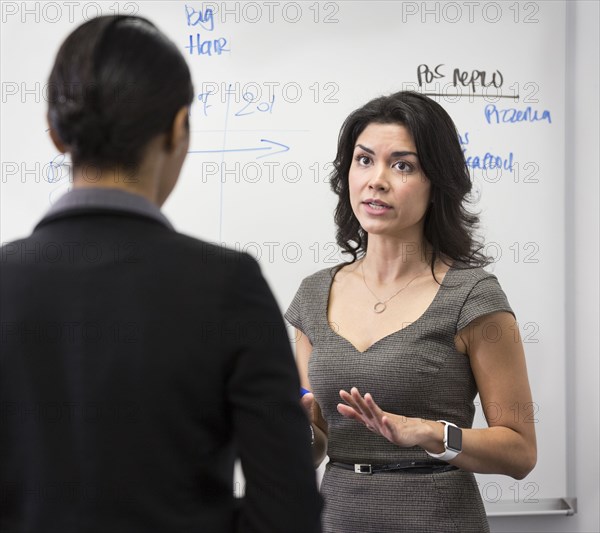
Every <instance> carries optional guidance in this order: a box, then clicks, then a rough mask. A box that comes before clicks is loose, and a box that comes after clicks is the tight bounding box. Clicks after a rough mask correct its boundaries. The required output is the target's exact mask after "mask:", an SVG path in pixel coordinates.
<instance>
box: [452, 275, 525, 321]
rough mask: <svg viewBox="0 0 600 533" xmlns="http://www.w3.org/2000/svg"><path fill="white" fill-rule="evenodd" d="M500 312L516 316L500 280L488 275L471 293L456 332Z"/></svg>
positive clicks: (478, 282)
mask: <svg viewBox="0 0 600 533" xmlns="http://www.w3.org/2000/svg"><path fill="white" fill-rule="evenodd" d="M498 311H508V312H509V313H510V314H512V315H513V316H515V313H514V312H513V310H512V308H511V307H510V304H509V303H508V299H507V298H506V294H504V291H503V290H502V288H501V287H500V284H499V283H498V279H497V278H496V276H494V275H493V274H488V275H487V276H486V277H484V278H482V279H480V280H479V281H477V282H476V283H475V285H474V286H473V288H472V289H471V291H470V292H469V295H468V296H467V298H466V300H465V302H464V304H463V306H462V309H461V311H460V314H459V316H458V322H457V324H456V330H457V331H460V330H461V329H463V328H464V327H466V326H468V325H469V324H470V323H471V322H472V321H473V320H475V319H476V318H479V317H481V316H484V315H488V314H490V313H495V312H498Z"/></svg>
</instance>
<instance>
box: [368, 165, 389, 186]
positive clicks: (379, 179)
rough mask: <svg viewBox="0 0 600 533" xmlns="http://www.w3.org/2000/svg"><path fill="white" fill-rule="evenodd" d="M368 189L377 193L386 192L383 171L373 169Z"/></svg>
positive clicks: (385, 179)
mask: <svg viewBox="0 0 600 533" xmlns="http://www.w3.org/2000/svg"><path fill="white" fill-rule="evenodd" d="M369 189H373V190H377V191H387V190H388V189H389V184H388V181H387V177H386V173H385V169H377V168H373V174H372V175H371V179H370V180H369Z"/></svg>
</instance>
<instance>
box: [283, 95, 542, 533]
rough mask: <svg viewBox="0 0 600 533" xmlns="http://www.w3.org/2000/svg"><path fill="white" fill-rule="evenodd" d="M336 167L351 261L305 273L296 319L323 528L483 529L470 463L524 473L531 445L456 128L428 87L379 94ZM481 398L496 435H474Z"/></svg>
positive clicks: (524, 395) (508, 332)
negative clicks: (319, 473) (320, 472)
mask: <svg viewBox="0 0 600 533" xmlns="http://www.w3.org/2000/svg"><path fill="white" fill-rule="evenodd" d="M334 166H335V170H334V173H333V176H332V180H331V185H332V188H333V190H334V192H335V193H336V194H337V195H338V198H339V201H338V205H337V208H336V211H335V221H336V224H337V228H338V229H337V241H338V244H339V245H340V247H341V248H342V250H343V251H344V252H346V253H348V254H349V255H350V256H351V261H349V262H347V263H344V264H342V265H338V266H336V267H334V268H333V269H325V270H321V271H320V272H317V273H316V274H313V275H312V276H309V277H308V278H306V279H305V280H304V281H303V282H302V284H301V286H300V289H299V290H298V292H297V294H296V296H295V298H294V300H293V302H292V304H291V305H290V308H289V310H288V312H287V314H286V317H287V319H288V320H289V321H290V322H291V323H292V324H293V325H294V326H295V327H296V328H297V329H298V335H297V339H298V340H297V344H296V352H297V354H296V358H297V365H298V368H299V372H300V379H301V383H302V386H303V387H304V388H306V389H308V390H310V391H311V392H310V393H307V394H305V395H304V397H303V404H304V405H305V407H306V408H307V409H308V410H309V412H310V414H311V419H312V427H313V432H314V435H315V439H314V445H313V446H314V454H315V458H316V460H317V461H318V462H320V461H321V460H322V459H323V458H324V456H325V453H327V454H328V455H329V463H328V464H327V467H326V471H325V475H324V478H323V483H322V493H323V495H324V496H325V501H326V507H325V513H324V526H325V531H331V532H334V531H335V532H337V531H344V532H359V531H360V532H368V531H377V532H379V533H381V532H388V531H389V532H398V531H410V532H418V531H423V532H428V533H429V532H431V531H444V532H448V531H456V532H461V533H464V532H467V531H473V532H478V533H481V532H483V531H489V526H488V524H487V519H486V515H485V510H484V507H483V503H482V500H481V496H480V494H479V491H478V489H477V484H476V481H475V478H474V475H473V472H481V473H499V474H506V475H509V476H512V477H514V478H516V479H521V478H523V477H525V476H526V475H527V474H528V473H529V472H530V471H531V469H532V468H533V467H534V465H535V462H536V440H535V430H534V427H533V424H532V423H530V422H528V420H530V419H531V418H529V419H528V417H527V415H528V414H531V412H530V411H531V409H532V403H531V392H530V389H529V383H528V378H527V370H526V365H525V356H524V353H523V347H522V343H521V340H520V338H519V335H518V327H517V324H516V322H515V317H514V314H513V311H512V309H511V307H510V305H509V303H508V301H507V299H506V296H505V294H504V292H503V291H502V289H501V287H500V285H499V284H498V280H497V279H496V277H495V276H494V275H493V274H490V273H488V272H486V271H485V270H484V269H483V267H484V266H486V265H487V264H488V261H487V259H486V257H485V256H484V255H483V254H482V253H481V246H480V245H479V244H478V243H477V240H476V239H475V238H474V236H473V232H474V228H475V225H476V223H477V222H478V218H477V216H476V215H474V214H472V213H470V212H469V211H468V210H467V209H466V207H465V204H466V201H467V195H468V194H469V192H470V189H471V181H470V178H469V172H468V169H467V167H466V164H465V160H464V156H463V152H462V149H461V147H460V143H459V137H458V133H457V131H456V127H455V126H454V123H453V122H452V120H451V118H450V117H449V116H448V114H447V113H446V111H445V110H444V109H443V108H442V107H441V106H440V105H439V104H437V103H436V102H434V101H433V100H431V99H430V98H427V97H426V96H423V95H421V94H418V93H414V92H399V93H396V94H393V95H391V96H387V97H381V98H376V99H375V100H372V101H371V102H369V103H367V104H366V105H365V106H363V107H361V108H360V109H357V110H356V111H354V112H353V113H351V114H350V116H349V117H348V118H347V119H346V121H345V122H344V124H343V126H342V129H341V132H340V136H339V141H338V151H337V156H336V159H335V162H334ZM477 393H479V395H480V397H481V401H482V405H483V410H484V414H485V415H486V418H487V422H488V426H489V427H488V428H486V429H471V426H472V423H473V417H474V412H475V406H474V398H475V396H476V394H477ZM340 400H341V401H340ZM515 405H518V406H520V409H519V410H518V412H517V413H515V409H514V406H515ZM527 409H529V412H527ZM517 414H518V416H516V415H517Z"/></svg>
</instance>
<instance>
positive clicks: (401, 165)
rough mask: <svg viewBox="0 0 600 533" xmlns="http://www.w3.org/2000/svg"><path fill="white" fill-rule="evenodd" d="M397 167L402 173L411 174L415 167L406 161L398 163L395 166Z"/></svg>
mask: <svg viewBox="0 0 600 533" xmlns="http://www.w3.org/2000/svg"><path fill="white" fill-rule="evenodd" d="M395 167H396V168H397V169H398V170H399V171H400V172H410V171H411V170H412V169H413V166H412V165H411V164H410V163H407V162H406V161H398V162H397V163H396V164H395Z"/></svg>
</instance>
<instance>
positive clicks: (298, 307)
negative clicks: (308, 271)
mask: <svg viewBox="0 0 600 533" xmlns="http://www.w3.org/2000/svg"><path fill="white" fill-rule="evenodd" d="M305 297H306V280H304V281H302V283H301V284H300V287H299V288H298V291H297V292H296V295H295V296H294V299H293V300H292V303H291V304H290V306H289V307H288V310H287V311H286V312H285V314H284V315H283V316H284V317H285V319H286V320H287V321H288V322H289V323H290V324H291V325H292V326H294V327H295V328H296V329H299V330H300V331H302V333H305V334H306V331H305V326H304V324H303V322H302V314H303V313H302V308H303V303H304V300H305Z"/></svg>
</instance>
